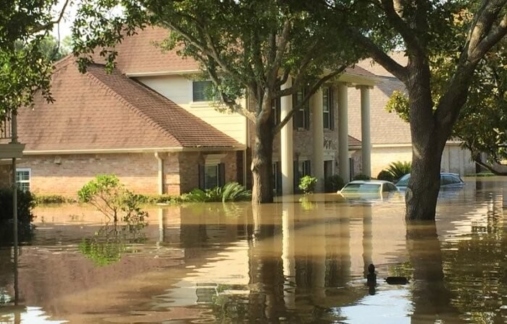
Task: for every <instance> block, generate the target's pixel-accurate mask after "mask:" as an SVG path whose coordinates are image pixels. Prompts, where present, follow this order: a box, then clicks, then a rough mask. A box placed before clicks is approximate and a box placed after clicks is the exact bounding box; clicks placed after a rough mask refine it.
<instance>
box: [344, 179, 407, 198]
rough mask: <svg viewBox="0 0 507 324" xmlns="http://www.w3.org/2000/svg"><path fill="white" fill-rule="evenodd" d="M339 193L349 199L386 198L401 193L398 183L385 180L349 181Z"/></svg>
mask: <svg viewBox="0 0 507 324" xmlns="http://www.w3.org/2000/svg"><path fill="white" fill-rule="evenodd" d="M338 194H339V195H341V196H343V197H344V198H347V199H386V198H390V197H392V196H396V195H398V196H399V195H400V191H399V190H398V188H397V187H396V185H395V184H394V183H392V182H390V181H384V180H354V181H351V182H349V183H347V184H346V185H345V186H344V187H343V188H342V189H341V190H339V191H338Z"/></svg>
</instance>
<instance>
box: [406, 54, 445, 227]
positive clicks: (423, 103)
mask: <svg viewBox="0 0 507 324" xmlns="http://www.w3.org/2000/svg"><path fill="white" fill-rule="evenodd" d="M418 63H421V62H418ZM416 65H417V63H415V64H414V65H413V66H411V68H412V70H411V72H412V73H411V74H412V76H411V77H410V78H409V82H408V84H407V90H408V93H409V104H410V132H411V135H412V171H411V177H410V181H409V183H408V186H407V191H406V193H405V200H406V202H405V203H406V214H405V217H406V219H407V220H435V212H436V206H437V198H438V191H439V190H440V163H441V159H442V152H443V150H444V147H445V143H446V141H447V137H448V136H449V134H450V130H447V129H445V130H443V129H442V127H440V126H439V122H438V120H437V118H436V117H435V115H434V113H433V101H432V96H431V90H430V84H429V80H430V76H429V68H428V67H427V66H424V63H422V64H419V66H416Z"/></svg>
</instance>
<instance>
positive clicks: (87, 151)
mask: <svg viewBox="0 0 507 324" xmlns="http://www.w3.org/2000/svg"><path fill="white" fill-rule="evenodd" d="M245 148H246V145H240V146H235V147H204V146H201V147H171V148H167V147H164V148H162V147H150V148H125V149H83V150H26V151H24V152H23V154H24V155H52V154H118V153H155V152H160V153H163V152H167V153H178V152H202V151H208V152H223V151H225V152H231V151H242V150H244V149H245Z"/></svg>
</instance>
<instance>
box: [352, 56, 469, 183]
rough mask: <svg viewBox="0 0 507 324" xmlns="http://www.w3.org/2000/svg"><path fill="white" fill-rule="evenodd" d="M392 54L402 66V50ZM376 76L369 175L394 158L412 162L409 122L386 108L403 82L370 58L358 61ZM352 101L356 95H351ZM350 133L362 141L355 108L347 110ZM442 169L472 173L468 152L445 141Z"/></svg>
mask: <svg viewBox="0 0 507 324" xmlns="http://www.w3.org/2000/svg"><path fill="white" fill-rule="evenodd" d="M391 57H392V58H393V59H394V60H395V61H397V62H399V63H401V64H402V65H405V64H406V62H407V57H406V56H405V53H404V52H394V53H392V54H391ZM357 65H358V66H360V67H362V68H364V69H366V70H368V71H369V72H371V73H373V74H375V75H376V77H377V84H376V86H375V87H374V88H373V90H372V92H371V99H370V100H371V107H372V109H371V112H370V114H371V120H370V122H371V141H372V150H371V160H372V164H371V170H372V176H374V177H375V176H377V175H378V173H379V172H380V171H382V170H384V169H386V168H387V167H388V165H389V164H390V163H392V162H396V161H412V143H411V135H410V125H409V123H407V122H405V121H403V120H402V119H401V118H400V117H399V116H398V115H397V114H396V113H389V112H388V111H387V110H386V109H385V107H386V105H387V102H388V100H389V98H390V96H391V94H392V93H393V91H395V90H397V91H404V89H405V86H404V84H403V83H402V82H401V81H400V80H398V79H397V78H396V77H394V76H393V75H392V74H391V73H389V72H388V71H386V70H385V69H384V68H383V67H382V66H381V65H379V64H376V63H374V62H373V61H372V60H364V61H361V62H359V63H358V64H357ZM350 100H351V101H357V100H359V98H358V97H357V95H356V94H355V93H351V94H350ZM349 125H350V126H349V130H350V132H349V133H350V135H351V136H354V137H356V138H357V139H359V140H361V139H362V136H361V131H360V128H359V126H360V125H361V116H360V114H358V112H357V110H351V111H350V113H349ZM441 169H442V171H445V172H455V173H459V174H460V175H462V176H464V175H466V174H471V173H475V163H474V162H473V161H472V158H471V154H470V151H468V150H464V149H462V148H461V146H460V142H459V141H448V142H447V144H446V146H445V148H444V152H443V154H442V163H441Z"/></svg>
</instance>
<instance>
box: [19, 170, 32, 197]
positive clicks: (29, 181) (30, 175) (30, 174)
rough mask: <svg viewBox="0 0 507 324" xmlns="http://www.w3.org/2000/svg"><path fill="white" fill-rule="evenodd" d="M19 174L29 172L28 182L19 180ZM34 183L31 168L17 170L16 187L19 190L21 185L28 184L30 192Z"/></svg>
mask: <svg viewBox="0 0 507 324" xmlns="http://www.w3.org/2000/svg"><path fill="white" fill-rule="evenodd" d="M18 172H28V180H18ZM31 182H32V169H30V168H16V187H17V188H18V189H19V188H20V184H28V191H30V185H31Z"/></svg>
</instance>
